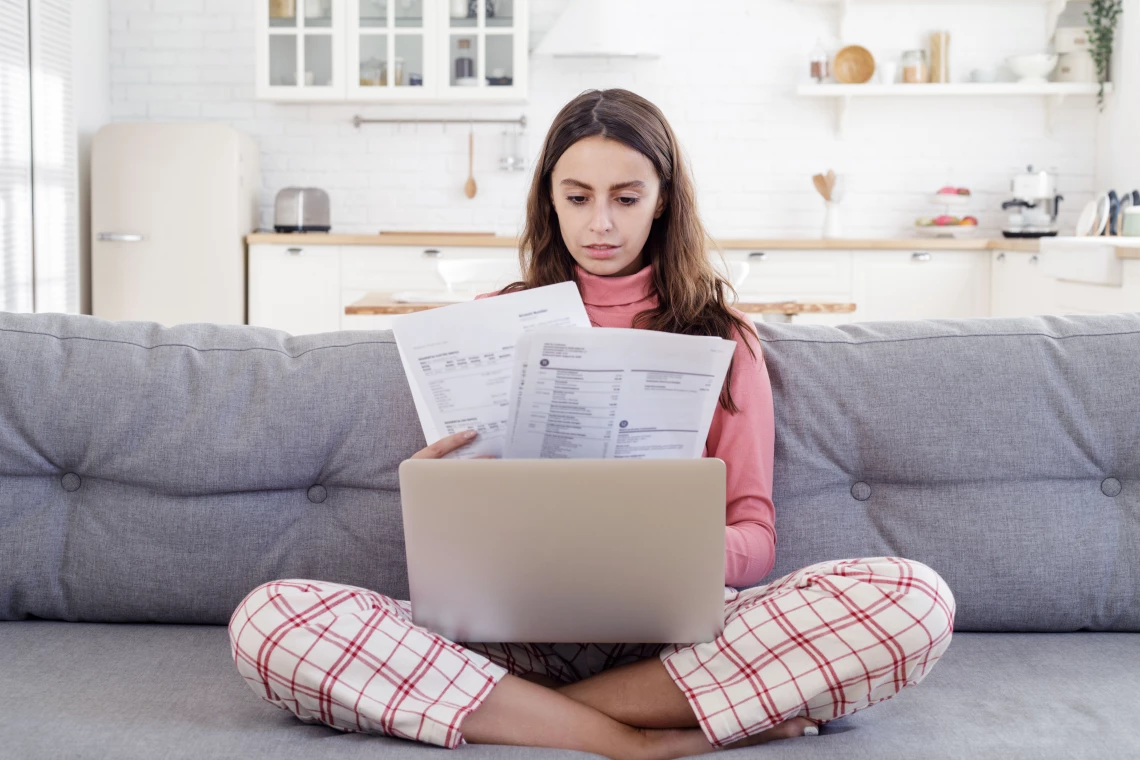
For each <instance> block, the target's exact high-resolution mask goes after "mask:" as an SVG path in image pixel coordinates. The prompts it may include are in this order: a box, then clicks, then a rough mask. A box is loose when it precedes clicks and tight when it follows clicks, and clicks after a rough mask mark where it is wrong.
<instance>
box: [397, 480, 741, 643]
mask: <svg viewBox="0 0 1140 760" xmlns="http://www.w3.org/2000/svg"><path fill="white" fill-rule="evenodd" d="M400 494H401V498H402V501H403V512H404V542H405V545H406V548H407V554H408V581H409V584H410V590H411V602H412V619H413V622H415V623H416V625H420V626H423V627H425V628H428V629H429V630H432V631H435V632H437V633H440V634H442V635H443V636H445V637H447V638H448V639H450V640H452V641H457V642H458V641H485V642H492V641H494V642H498V641H527V642H541V643H546V642H581V643H602V642H607V643H612V642H642V643H678V644H689V643H695V642H703V641H711V640H712V639H713V638H715V637H716V636H717V635H718V634H719V633H720V632H721V630H722V628H723V625H724V531H725V527H724V523H725V511H724V509H725V506H724V505H725V469H724V462H722V461H721V460H719V459H709V458H702V459H656V460H630V459H409V460H407V461H405V462H403V463H402V464H401V465H400Z"/></svg>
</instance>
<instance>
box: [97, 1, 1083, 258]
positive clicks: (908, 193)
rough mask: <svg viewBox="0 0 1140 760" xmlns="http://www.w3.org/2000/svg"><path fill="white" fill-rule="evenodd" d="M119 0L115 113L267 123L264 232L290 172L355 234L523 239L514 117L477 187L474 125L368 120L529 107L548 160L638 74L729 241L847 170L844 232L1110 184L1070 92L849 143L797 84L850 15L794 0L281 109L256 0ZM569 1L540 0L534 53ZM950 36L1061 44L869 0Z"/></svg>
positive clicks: (912, 25) (776, 230)
mask: <svg viewBox="0 0 1140 760" xmlns="http://www.w3.org/2000/svg"><path fill="white" fill-rule="evenodd" d="M257 1H264V0H111V84H112V114H113V118H114V119H115V120H116V121H134V120H155V121H168V120H182V119H192V120H215V121H224V122H227V123H230V124H232V125H234V126H235V127H237V128H239V129H242V130H245V131H247V132H249V133H251V134H252V135H254V136H255V137H256V138H257V139H258V141H259V142H260V144H261V151H262V181H263V191H262V220H261V221H262V225H263V226H271V225H272V202H273V198H274V195H275V194H276V192H277V191H278V189H280V188H282V187H285V186H287V185H313V186H319V187H322V188H324V189H325V190H327V191H328V192H329V194H330V196H331V200H332V215H333V225H334V229H335V230H336V231H342V232H375V231H377V230H379V229H386V230H400V229H415V230H428V229H438V230H493V231H496V232H500V233H505V234H514V233H516V232H517V229H518V226H519V224H520V223H521V220H522V213H523V207H524V200H525V196H526V191H527V186H528V183H529V179H530V173H529V171H528V172H525V173H521V172H520V173H512V174H507V173H504V172H501V171H499V170H498V169H497V166H498V160H499V155H500V147H499V132H500V129H501V127H498V126H496V125H476V129H475V149H476V155H475V177H476V179H477V181H478V185H479V192H478V195H477V196H476V197H475V198H474V199H472V200H468V199H467V198H466V197H465V196H464V195H463V183H464V180H465V178H466V172H467V156H466V150H467V127H466V126H450V127H444V126H441V125H368V126H365V127H363V128H361V129H360V130H357V129H355V128H354V127H353V126H352V125H351V123H350V119H351V118H352V116H353V115H354V114H357V113H359V114H362V115H364V116H373V117H382V116H423V117H429V116H439V117H451V118H463V117H480V116H486V117H514V116H517V115H519V114H520V113H525V114H526V115H527V118H528V120H529V123H530V125H531V126H530V128H529V129H528V130H527V138H526V140H527V152H528V154H529V155H528V157H529V158H530V159H531V160H533V157H534V156H535V155H536V154H537V152H538V149H539V147H540V145H541V141H542V137H543V135H544V134H545V131H546V129H547V127H548V126H549V124H550V121H551V120H552V118H553V116H554V114H555V113H556V112H557V111H558V109H559V108H561V106H562V105H563V104H565V102H566V101H568V100H569V99H570V98H572V97H573V96H574V95H576V94H577V93H579V92H581V91H582V90H584V89H588V88H606V87H625V88H628V89H631V90H634V91H636V92H638V93H640V94H642V95H644V96H646V97H647V98H649V99H650V100H652V101H654V102H655V103H657V105H659V106H660V107H661V108H662V110H663V111H664V112H665V114H666V116H667V117H668V118H669V120H670V122H671V123H672V125H673V127H674V129H675V130H676V132H677V133H678V135H679V136H680V139H681V141H682V144H683V146H684V148H685V150H686V151H687V153H688V155H689V157H690V161H691V164H692V167H693V170H694V173H695V176H696V179H697V183H698V189H699V194H700V195H699V197H700V204H701V210H702V213H703V215H704V218H705V221H706V223H707V225H708V227H709V229H710V231H711V232H712V233H713V235H714V236H718V237H742V236H816V235H818V233H819V230H820V227H821V224H822V219H823V208H822V201H821V200H820V199H819V198H818V196H817V195H816V194H815V191H814V190H813V188H812V186H811V179H810V177H811V175H812V174H813V173H815V172H817V171H825V170H826V169H827V168H833V169H835V171H836V172H838V173H840V174H843V175H845V176H846V181H847V185H848V192H847V198H846V199H845V201H844V203H843V218H844V227H845V231H846V232H847V233H848V234H850V235H854V236H874V235H898V234H905V233H907V232H908V230H910V228H911V225H912V224H913V222H914V218H915V217H916V216H920V215H933V214H935V213H937V212H938V210H937V209H936V208H934V207H932V206H931V205H930V204H929V203H928V201H927V196H928V194H929V193H931V192H933V191H934V190H936V189H937V188H938V187H940V186H942V185H945V184H952V185H958V186H967V187H970V188H971V189H972V190H973V192H974V196H973V197H974V201H973V205H972V206H971V207H970V208H969V210H968V213H973V214H974V215H975V216H977V217H978V218H979V219H980V220H981V223H982V231H983V232H985V233H989V234H997V230H998V229H999V228H1000V226H1001V224H1002V222H1003V221H1004V218H1005V216H1004V213H1003V212H1002V211H1001V209H1000V202H1001V201H1002V200H1004V199H1006V198H1007V197H1008V188H1009V184H1008V183H1009V177H1010V175H1011V174H1012V173H1014V172H1015V171H1018V170H1020V169H1023V168H1024V167H1025V165H1026V164H1030V163H1032V164H1035V165H1037V166H1039V167H1055V168H1056V169H1057V170H1058V171H1059V173H1060V180H1059V184H1060V191H1061V193H1062V194H1064V195H1065V198H1066V200H1065V201H1064V202H1063V203H1062V204H1061V208H1062V220H1061V221H1062V223H1063V225H1065V226H1071V225H1072V224H1074V223H1075V219H1076V215H1077V212H1078V211H1079V209H1080V207H1081V206H1082V205H1083V204H1084V202H1085V201H1086V200H1087V199H1088V198H1090V197H1091V195H1092V193H1093V191H1094V189H1095V188H1094V172H1095V168H1096V160H1097V155H1096V138H1097V115H1096V110H1095V106H1094V102H1093V100H1092V99H1090V98H1070V99H1069V100H1067V101H1066V102H1065V103H1064V104H1063V105H1062V106H1061V107H1060V109H1059V110H1058V111H1057V115H1056V123H1055V127H1054V131H1053V134H1052V135H1051V136H1050V135H1047V134H1046V132H1045V104H1044V100H1043V99H1042V98H1040V97H1010V98H994V97H986V98H983V97H969V98H945V99H939V98H930V99H927V98H892V99H881V100H880V99H873V100H857V101H856V102H853V103H852V105H851V111H850V114H849V129H848V133H847V136H846V137H845V139H839V138H838V137H837V136H836V135H835V132H834V124H835V117H834V111H833V104H832V102H831V101H830V100H827V99H819V100H817V99H804V98H798V97H796V96H795V94H794V89H795V85H796V84H797V83H798V82H799V81H802V80H803V79H804V78H806V70H807V63H806V60H807V56H808V53H809V51H810V49H811V48H812V46H813V44H814V42H815V40H816V38H817V37H820V36H826V35H829V34H832V33H834V31H835V28H836V16H835V11H834V10H833V9H831V8H826V7H820V6H817V5H812V4H803V3H798V2H793V1H792V0H702V2H683V1H682V0H658V1H657V2H655V3H654V4H653V7H654V8H656V9H659V10H658V12H659V13H662V14H665V16H664V18H663V20H664V21H665V22H666V23H665V24H664V26H665V29H666V32H665V50H666V51H667V52H666V55H664V56H663V57H662V58H660V59H658V60H654V61H628V60H618V59H614V60H571V59H550V58H541V57H534V56H532V57H531V84H530V102H529V103H528V104H527V105H525V106H489V105H483V106H464V105H450V106H391V105H388V106H385V105H365V104H346V105H320V104H295V105H294V104H277V103H266V102H259V101H256V100H254V96H253V93H254V85H253V82H254V38H253V35H254V31H253V13H254V2H257ZM565 2H566V0H532V9H531V24H532V39H531V45H532V47H533V46H534V44H535V43H536V42H537V40H538V39H540V38H541V35H542V33H543V32H544V31H545V30H546V29H548V28H549V27H550V25H551V23H552V22H553V20H554V18H556V17H557V15H558V13H559V11H560V9H561V8H562V7H563V6H564V3H565ZM936 28H942V29H948V30H949V31H950V32H951V51H952V54H953V56H954V57H953V65H954V68H953V70H952V74H953V76H954V78H955V80H958V79H963V78H965V75H966V74H967V73H968V71H969V69H971V68H974V67H976V66H992V65H997V64H999V63H1000V61H1001V60H1002V59H1003V58H1004V56H1005V55H1007V54H1011V53H1015V52H1030V51H1037V50H1042V49H1044V42H1045V39H1044V38H1045V14H1044V10H1043V4H1036V3H1032V4H1021V3H1008V4H1000V3H999V4H994V5H985V4H974V3H968V4H958V3H922V4H911V3H907V4H903V3H886V4H882V5H873V4H856V5H853V7H852V10H851V17H850V24H849V33H848V40H850V41H858V42H859V43H860V44H864V45H866V46H867V47H869V48H870V49H871V50H872V52H874V53H875V54H876V55H879V56H882V55H891V56H897V54H898V53H899V52H900V51H901V50H903V49H906V48H910V47H925V44H924V41H925V35H926V33H927V32H928V31H929V30H931V29H936Z"/></svg>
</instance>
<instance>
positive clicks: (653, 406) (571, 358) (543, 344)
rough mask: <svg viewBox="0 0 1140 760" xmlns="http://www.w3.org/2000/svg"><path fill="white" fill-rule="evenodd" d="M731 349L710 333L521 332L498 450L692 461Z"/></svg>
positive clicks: (548, 455) (705, 431)
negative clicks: (507, 415)
mask: <svg viewBox="0 0 1140 760" xmlns="http://www.w3.org/2000/svg"><path fill="white" fill-rule="evenodd" d="M735 349H736V343H735V342H734V341H731V340H724V339H722V338H718V337H702V336H692V335H677V334H674V333H664V332H654V331H650V330H637V329H622V328H604V329H585V330H584V329H564V330H547V329H544V330H540V331H535V332H533V333H530V334H527V335H525V336H523V337H522V338H521V339H520V341H519V347H518V350H517V351H516V353H515V372H514V376H513V380H512V385H513V394H514V398H512V401H511V416H510V419H509V420H508V430H509V432H508V436H507V443H506V453H505V454H504V456H505V457H507V458H512V459H514V458H519V459H527V458H542V459H564V458H569V459H584V458H594V459H663V458H696V457H699V456H701V452H702V450H703V449H704V445H705V439H706V438H707V437H708V432H709V426H710V425H711V424H712V417H713V413H714V412H715V411H716V405H717V402H718V400H719V398H720V391H721V387H722V385H723V383H724V378H725V375H726V374H727V372H728V367H729V362H730V361H731V360H732V355H733V352H734V351H735Z"/></svg>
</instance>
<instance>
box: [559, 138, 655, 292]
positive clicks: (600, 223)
mask: <svg viewBox="0 0 1140 760" xmlns="http://www.w3.org/2000/svg"><path fill="white" fill-rule="evenodd" d="M551 185H552V187H551V193H552V196H553V198H554V212H555V213H556V214H558V226H559V228H560V229H561V231H562V240H563V241H565V243H566V247H567V248H568V249H569V250H570V255H571V256H573V257H574V260H575V261H576V262H578V264H579V265H580V266H581V267H582V268H583V269H585V270H586V271H587V272H590V273H591V274H597V275H602V276H610V275H627V274H633V273H634V272H636V271H638V270H639V269H641V268H642V267H643V266H644V265H645V259H644V257H643V256H642V248H643V247H644V246H645V240H646V238H648V237H649V229H650V227H652V226H653V220H654V219H656V218H658V217H659V216H661V213H662V212H663V211H664V209H665V199H664V198H663V197H661V196H660V193H659V190H660V185H661V182H660V180H659V179H658V177H657V172H656V170H655V169H654V168H653V164H652V163H650V161H649V159H648V158H646V157H645V156H644V155H642V154H641V153H640V152H638V151H636V150H634V149H633V148H630V147H628V146H626V145H625V144H623V143H620V142H618V141H617V140H610V139H607V138H605V137H602V136H601V135H595V136H593V137H586V138H583V139H581V140H579V141H578V142H576V143H574V144H573V145H571V146H570V147H569V148H567V150H566V152H565V153H563V154H562V156H561V158H559V159H558V163H556V164H555V165H554V171H553V172H552V173H551Z"/></svg>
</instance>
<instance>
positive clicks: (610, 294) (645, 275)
mask: <svg viewBox="0 0 1140 760" xmlns="http://www.w3.org/2000/svg"><path fill="white" fill-rule="evenodd" d="M574 268H575V270H577V273H578V290H579V291H580V292H581V294H582V302H583V303H586V304H589V305H591V306H623V305H625V304H631V303H637V302H638V301H644V300H645V299H647V298H649V297H651V296H653V295H654V288H653V267H652V266H651V265H649V264H646V265H645V266H643V267H642V268H641V269H640V270H638V271H637V272H634V273H633V274H627V275H624V276H622V277H603V276H601V275H597V274H591V273H590V272H587V271H586V270H585V269H583V268H582V267H581V265H579V264H574Z"/></svg>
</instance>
